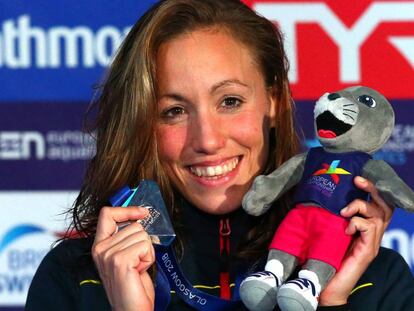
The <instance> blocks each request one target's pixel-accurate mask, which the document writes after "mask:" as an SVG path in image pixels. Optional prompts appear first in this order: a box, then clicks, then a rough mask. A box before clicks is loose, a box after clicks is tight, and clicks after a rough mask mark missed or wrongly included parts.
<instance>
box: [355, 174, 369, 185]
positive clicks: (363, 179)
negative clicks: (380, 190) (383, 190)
mask: <svg viewBox="0 0 414 311" xmlns="http://www.w3.org/2000/svg"><path fill="white" fill-rule="evenodd" d="M356 178H357V179H358V182H360V183H363V184H365V183H366V182H367V180H366V179H365V178H364V177H361V176H357V177H356Z"/></svg>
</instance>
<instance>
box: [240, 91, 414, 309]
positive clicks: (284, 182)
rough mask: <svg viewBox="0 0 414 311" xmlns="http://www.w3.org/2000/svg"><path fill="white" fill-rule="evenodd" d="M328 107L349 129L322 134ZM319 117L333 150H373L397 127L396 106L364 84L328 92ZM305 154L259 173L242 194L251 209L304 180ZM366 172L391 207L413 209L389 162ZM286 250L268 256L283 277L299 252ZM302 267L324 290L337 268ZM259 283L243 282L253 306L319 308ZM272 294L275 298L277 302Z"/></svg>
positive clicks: (413, 198)
mask: <svg viewBox="0 0 414 311" xmlns="http://www.w3.org/2000/svg"><path fill="white" fill-rule="evenodd" d="M326 111H329V112H330V113H331V114H332V115H333V116H334V117H335V118H336V119H338V120H340V121H342V122H343V123H345V124H346V125H347V126H349V129H348V130H346V131H345V132H344V133H340V134H339V135H337V136H335V137H332V138H327V137H321V136H319V134H318V128H317V122H316V119H317V117H318V116H320V115H321V114H323V113H325V112H326ZM314 119H315V131H316V136H317V137H318V139H319V141H320V143H321V145H322V146H323V147H324V149H325V150H326V151H329V152H331V153H342V152H349V151H363V152H366V153H369V154H372V153H374V152H375V151H377V150H378V149H380V148H381V147H382V146H383V145H384V144H385V143H386V141H387V140H388V139H389V137H390V136H391V134H392V131H393V127H394V111H393V109H392V107H391V105H390V103H389V102H388V100H387V99H386V98H385V97H384V96H382V95H381V94H380V93H378V92H377V91H375V90H373V89H371V88H368V87H363V86H355V87H350V88H346V89H344V90H341V91H338V92H335V93H331V94H328V93H327V94H325V95H323V96H322V97H321V98H320V99H319V100H318V101H317V103H316V105H315V116H314ZM306 155H307V153H302V154H299V155H296V156H294V157H292V158H291V159H289V160H288V161H286V162H285V163H284V164H283V165H281V166H280V167H279V168H278V169H276V170H275V171H274V172H272V173H271V174H269V175H267V176H258V177H257V178H256V179H255V181H254V182H253V185H252V187H251V189H250V191H249V192H248V193H247V194H246V195H245V197H244V199H243V208H244V209H245V210H246V212H247V213H249V214H251V215H255V216H258V215H262V214H264V213H265V212H266V211H267V210H268V209H269V208H270V206H271V204H272V203H273V202H274V201H275V200H277V199H278V198H279V197H280V196H281V195H283V193H285V192H286V191H287V190H289V189H290V188H292V187H293V186H295V185H296V184H297V183H298V182H299V181H300V180H301V177H302V174H303V171H304V164H305V161H306ZM362 176H363V177H365V178H367V179H369V180H370V181H371V182H373V183H374V184H375V187H376V188H377V190H378V193H379V194H380V196H381V197H382V198H383V199H384V200H385V202H386V203H387V204H388V205H389V206H391V207H401V208H403V209H405V210H408V211H414V193H413V191H412V190H411V189H410V188H409V187H408V186H407V185H406V184H405V183H404V182H403V181H402V180H401V179H400V178H399V177H398V175H397V174H396V173H395V171H394V170H393V169H392V168H391V167H390V166H389V165H388V164H386V163H385V162H384V161H380V160H369V161H368V162H367V163H366V164H365V166H364V167H363V170H362ZM281 253H282V254H281ZM286 255H287V254H284V253H283V252H281V251H276V252H275V251H274V250H271V251H270V253H269V257H268V261H269V260H271V259H277V260H279V261H280V262H282V264H283V266H284V275H283V279H282V282H284V281H285V280H286V278H287V277H288V275H289V274H290V273H291V272H292V271H293V269H294V268H295V266H296V264H297V260H296V258H295V257H294V256H292V255H288V256H286ZM292 257H293V258H292ZM303 269H307V270H310V271H313V272H315V273H316V275H317V277H318V280H319V283H320V285H321V289H322V290H323V289H324V288H325V286H326V284H327V283H328V282H329V280H330V279H331V278H332V277H333V275H334V273H335V269H334V268H333V267H332V266H330V265H328V264H326V263H323V262H321V261H317V260H308V262H306V264H305V266H304V267H303ZM259 283H260V282H253V280H249V281H247V280H246V281H245V282H243V283H242V284H241V288H240V295H241V298H242V300H243V302H244V303H245V304H246V306H248V308H249V309H250V310H253V311H259V310H272V309H273V307H274V305H275V304H276V299H277V300H278V303H279V307H280V308H281V310H283V311H294V310H306V311H311V310H314V307H313V306H311V305H310V304H309V303H308V301H306V300H303V299H302V298H301V297H299V296H300V295H299V296H298V294H297V293H287V294H285V293H283V292H282V290H281V292H279V293H276V292H277V289H275V288H272V289H267V288H264V287H266V286H265V285H260V284H259ZM263 286H264V287H263ZM282 288H283V287H282ZM276 295H277V298H276ZM252 297H254V301H252ZM270 297H273V298H272V299H273V301H271V299H270ZM301 299H302V300H301ZM269 301H270V302H269Z"/></svg>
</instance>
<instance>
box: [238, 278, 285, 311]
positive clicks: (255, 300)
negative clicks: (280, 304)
mask: <svg viewBox="0 0 414 311" xmlns="http://www.w3.org/2000/svg"><path fill="white" fill-rule="evenodd" d="M280 284H281V280H280V279H279V278H278V277H277V276H276V275H274V274H273V273H272V272H270V271H262V272H257V273H253V274H251V275H249V276H248V277H247V278H246V279H244V280H243V282H242V283H241V284H240V291H239V292H240V298H241V299H242V301H243V303H244V304H245V306H246V307H247V308H248V309H249V310H250V311H271V310H273V309H274V308H275V306H276V300H277V290H278V288H279V286H280Z"/></svg>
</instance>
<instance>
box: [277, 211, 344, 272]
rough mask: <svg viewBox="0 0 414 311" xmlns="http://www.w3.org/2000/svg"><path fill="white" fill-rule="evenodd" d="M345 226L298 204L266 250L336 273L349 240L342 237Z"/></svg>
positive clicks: (337, 219) (341, 220) (331, 215)
mask: <svg viewBox="0 0 414 311" xmlns="http://www.w3.org/2000/svg"><path fill="white" fill-rule="evenodd" d="M348 223H349V221H348V220H347V219H345V218H343V217H341V216H338V215H335V214H334V213H331V212H330V211H328V210H326V209H324V208H322V207H319V206H309V205H306V206H305V205H302V204H298V205H297V206H296V207H295V208H293V209H292V210H291V211H290V212H289V213H288V214H287V216H286V217H285V219H284V220H283V222H282V223H281V224H280V226H279V228H278V229H277V230H276V233H275V235H274V237H273V240H272V243H271V244H270V247H269V248H270V249H278V250H281V251H284V252H286V253H288V254H291V255H294V256H296V257H297V258H298V259H299V263H300V264H304V263H305V262H306V260H307V259H316V260H320V261H323V262H325V263H328V264H330V265H331V266H333V267H334V268H335V269H336V270H338V269H339V267H340V266H341V262H342V259H343V257H344V255H345V253H346V251H347V249H348V246H349V244H350V242H351V240H352V236H350V235H347V234H345V229H346V227H347V226H348Z"/></svg>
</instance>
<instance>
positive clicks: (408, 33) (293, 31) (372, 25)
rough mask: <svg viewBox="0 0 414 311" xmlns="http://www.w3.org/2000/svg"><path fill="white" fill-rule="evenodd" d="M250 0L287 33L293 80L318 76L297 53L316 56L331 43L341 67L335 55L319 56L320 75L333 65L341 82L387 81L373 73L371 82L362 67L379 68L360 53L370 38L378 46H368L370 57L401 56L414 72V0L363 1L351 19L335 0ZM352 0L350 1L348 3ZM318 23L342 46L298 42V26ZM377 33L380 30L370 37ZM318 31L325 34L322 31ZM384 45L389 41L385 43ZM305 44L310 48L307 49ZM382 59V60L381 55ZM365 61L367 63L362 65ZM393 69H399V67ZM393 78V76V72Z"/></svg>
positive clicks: (409, 72) (397, 58) (398, 58)
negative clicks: (331, 0)
mask: <svg viewBox="0 0 414 311" xmlns="http://www.w3.org/2000/svg"><path fill="white" fill-rule="evenodd" d="M246 2H249V1H246ZM250 2H253V4H252V7H253V8H254V9H255V10H256V11H257V12H258V13H259V14H261V15H263V16H265V17H266V18H268V19H270V20H272V21H274V22H276V23H277V24H278V25H279V26H280V28H281V30H282V32H283V34H284V37H285V42H286V50H287V53H288V57H289V61H290V73H289V78H290V80H291V82H292V83H293V84H295V83H298V82H301V80H302V79H304V77H303V76H304V75H310V74H311V75H312V74H314V78H316V73H312V71H315V70H314V68H313V69H312V70H311V72H309V71H310V70H309V69H308V68H307V67H309V65H308V64H306V61H304V60H302V61H301V60H300V59H301V58H299V55H300V56H303V55H304V54H306V53H307V54H309V53H311V54H313V56H315V55H316V56H317V55H318V54H321V53H327V52H325V51H324V50H327V49H329V54H328V53H327V54H324V55H329V56H331V57H332V54H334V55H335V58H337V63H338V68H332V61H333V60H332V59H329V60H327V62H326V63H324V62H321V63H320V64H318V65H320V67H321V68H320V72H321V74H320V77H323V76H322V73H325V72H326V71H329V70H330V71H331V72H332V71H335V73H336V74H337V75H338V77H337V79H338V80H337V83H339V84H347V83H352V84H355V83H360V82H361V81H362V82H364V83H365V82H366V83H369V84H370V85H373V84H379V85H381V83H384V82H381V81H380V80H384V77H382V78H381V79H380V78H379V77H378V78H372V79H376V80H375V81H374V83H373V82H372V81H371V80H369V81H367V79H366V76H367V74H366V73H364V72H362V69H366V70H367V72H369V74H371V75H374V74H375V73H378V71H380V70H381V68H379V67H380V66H377V67H374V68H372V65H371V64H370V63H369V64H366V63H367V62H366V61H365V58H362V57H361V52H362V53H363V52H364V51H365V50H364V51H361V50H362V46H363V45H364V44H365V43H367V42H369V44H367V45H370V46H371V45H372V42H374V45H375V46H378V48H376V49H375V54H373V53H372V52H371V50H369V51H370V55H367V56H366V57H370V58H371V59H372V58H378V57H379V58H380V59H381V60H382V61H383V62H384V61H388V62H389V60H390V59H391V58H394V60H393V61H395V62H399V64H400V65H401V63H403V64H404V66H405V67H404V68H405V71H406V76H407V77H409V76H412V69H414V1H392V2H391V1H381V2H375V1H373V2H372V1H368V3H367V1H365V2H366V3H367V6H366V8H364V10H363V11H362V12H361V13H360V15H359V17H358V18H357V19H355V20H354V21H353V22H352V23H348V24H346V23H344V17H347V14H348V12H347V10H342V11H341V10H335V11H334V10H333V9H332V7H333V5H332V3H329V5H328V4H327V2H329V1H328V0H325V1H319V2H318V1H295V0H292V1H286V0H285V1H283V0H279V1H270V0H262V1H250ZM369 2H370V3H369ZM352 5H353V4H348V7H349V6H352ZM344 7H345V4H344ZM349 10H351V9H349ZM311 24H313V26H312V25H311ZM398 24H399V26H400V28H399V29H398V31H397V30H396V28H392V27H394V26H395V25H398ZM401 24H402V25H403V26H402V25H401ZM315 25H317V26H318V27H320V29H322V31H323V33H324V35H326V36H327V37H328V38H329V39H330V41H331V42H332V43H333V44H334V45H335V46H336V47H337V49H338V52H336V51H335V50H333V49H332V48H330V47H329V45H328V46H324V45H322V46H321V45H318V44H317V43H312V42H309V43H306V44H300V42H298V28H299V27H302V28H301V29H302V30H303V29H304V28H305V27H307V28H306V34H309V33H310V32H311V31H310V30H309V29H314V28H312V27H315ZM383 25H388V26H389V28H387V31H386V34H385V35H383V33H384V31H382V30H383V29H382V28H381V29H380V26H383ZM304 32H305V31H304ZM378 32H380V33H381V36H383V37H381V38H380V39H379V36H378V35H377V33H378ZM374 34H375V35H377V36H376V37H375V38H374V40H372V37H374V36H375V35H374ZM304 36H305V35H304ZM315 37H316V35H315ZM319 37H322V36H320V35H319ZM375 40H377V41H375ZM380 40H381V42H380ZM379 42H380V43H379ZM384 46H386V48H385V49H384V48H383V47H384ZM304 47H305V48H306V51H303V50H304V49H305V48H304ZM364 48H365V46H364ZM387 48H388V50H387ZM389 51H391V53H389ZM367 53H369V52H367ZM311 61H312V59H311V58H310V61H307V62H308V63H309V62H311ZM368 61H369V58H368ZM364 62H365V64H364ZM378 63H380V61H379V60H378ZM407 64H408V65H407ZM299 66H300V67H304V68H305V67H306V73H302V72H303V71H302V70H303V68H299ZM364 66H366V67H365V68H364ZM387 70H388V71H390V70H389V69H387ZM394 70H399V68H396V69H394ZM324 78H325V81H326V80H329V79H330V78H328V77H326V76H325V77H324ZM390 80H392V77H391V78H390ZM388 82H389V81H388ZM391 83H393V82H391ZM325 87H326V85H325ZM318 91H319V90H318ZM387 95H389V94H387Z"/></svg>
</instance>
